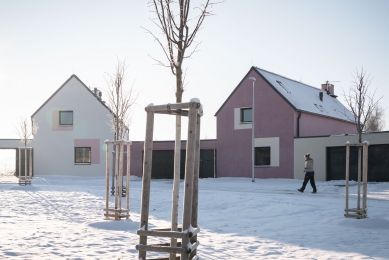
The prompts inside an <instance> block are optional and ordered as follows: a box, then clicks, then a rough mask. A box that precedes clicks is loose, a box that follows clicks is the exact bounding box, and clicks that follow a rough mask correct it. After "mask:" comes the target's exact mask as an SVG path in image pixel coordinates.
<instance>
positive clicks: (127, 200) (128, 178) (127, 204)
mask: <svg viewBox="0 0 389 260" xmlns="http://www.w3.org/2000/svg"><path fill="white" fill-rule="evenodd" d="M130 155H131V145H130V144H129V143H127V171H126V208H127V209H128V210H129V209H130V173H131V172H130V163H131V156H130ZM126 219H128V217H126Z"/></svg>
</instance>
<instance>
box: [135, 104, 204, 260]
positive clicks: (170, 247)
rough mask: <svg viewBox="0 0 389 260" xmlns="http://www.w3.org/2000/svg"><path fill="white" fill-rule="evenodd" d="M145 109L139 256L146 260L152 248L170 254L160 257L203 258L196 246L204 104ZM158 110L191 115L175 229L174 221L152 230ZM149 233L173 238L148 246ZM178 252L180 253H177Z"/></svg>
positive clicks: (186, 259) (160, 106) (171, 113)
mask: <svg viewBox="0 0 389 260" xmlns="http://www.w3.org/2000/svg"><path fill="white" fill-rule="evenodd" d="M185 109H187V110H185ZM145 110H146V112H147V123H146V138H145V144H144V160H143V180H142V202H141V220H140V228H139V229H138V230H137V234H138V235H139V244H138V245H136V249H137V250H138V251H139V254H138V257H139V259H142V260H146V253H147V252H148V251H149V252H165V253H169V256H170V258H156V259H159V260H163V259H166V260H168V259H181V260H189V259H199V258H198V256H197V255H196V251H197V250H196V249H197V247H198V246H199V244H200V243H199V242H198V241H197V233H199V232H200V228H199V227H198V225H197V212H198V176H199V155H200V117H201V116H202V114H203V111H202V106H201V104H200V101H199V100H198V99H192V100H191V101H190V102H188V103H176V104H167V105H159V106H154V105H153V104H150V105H149V106H147V107H146V108H145ZM155 113H157V114H170V115H181V116H188V138H187V142H186V160H185V179H184V183H185V185H184V204H183V212H182V228H174V223H173V222H172V225H171V227H170V228H163V229H151V230H149V229H148V218H149V204H150V180H151V166H152V152H153V131H154V114H155ZM175 149H177V148H175ZM175 163H176V162H175ZM178 178H179V177H178ZM173 197H174V196H173ZM148 236H151V237H166V238H170V240H171V241H170V243H164V244H154V245H147V237H148ZM177 239H181V243H180V242H178V243H177ZM177 254H180V256H177Z"/></svg>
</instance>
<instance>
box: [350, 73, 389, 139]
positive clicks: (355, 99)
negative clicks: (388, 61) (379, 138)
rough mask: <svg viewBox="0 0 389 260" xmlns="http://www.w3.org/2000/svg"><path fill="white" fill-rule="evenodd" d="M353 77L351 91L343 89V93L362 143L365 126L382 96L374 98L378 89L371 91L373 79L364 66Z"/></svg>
mask: <svg viewBox="0 0 389 260" xmlns="http://www.w3.org/2000/svg"><path fill="white" fill-rule="evenodd" d="M353 78H354V80H353V83H352V86H351V87H350V90H349V93H348V94H346V93H345V92H344V90H343V94H344V96H345V101H346V103H347V105H348V107H349V108H350V110H351V113H352V114H353V115H354V121H355V126H356V128H357V132H358V135H359V137H358V142H359V143H362V132H363V129H364V126H365V125H366V123H367V122H368V121H369V119H370V118H371V116H372V114H373V113H374V111H375V110H376V108H377V106H378V102H379V101H380V100H381V99H382V97H380V98H379V99H378V100H374V96H375V92H376V90H375V91H374V92H373V93H370V92H369V87H370V83H371V80H372V79H371V78H370V75H366V71H365V70H364V69H363V67H362V69H361V70H360V71H359V70H358V69H357V70H356V71H355V73H354V74H353Z"/></svg>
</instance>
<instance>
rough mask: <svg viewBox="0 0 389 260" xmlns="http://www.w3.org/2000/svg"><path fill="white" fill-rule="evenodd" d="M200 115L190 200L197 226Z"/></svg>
mask: <svg viewBox="0 0 389 260" xmlns="http://www.w3.org/2000/svg"><path fill="white" fill-rule="evenodd" d="M200 119H201V118H200V115H197V122H196V145H195V161H194V175H193V202H192V226H193V227H194V228H197V227H198V224H197V217H198V205H199V170H200ZM190 242H191V244H194V243H195V242H197V235H194V236H193V237H192V238H191V239H190ZM196 253H197V252H196V250H193V251H192V252H191V257H194V256H195V255H196Z"/></svg>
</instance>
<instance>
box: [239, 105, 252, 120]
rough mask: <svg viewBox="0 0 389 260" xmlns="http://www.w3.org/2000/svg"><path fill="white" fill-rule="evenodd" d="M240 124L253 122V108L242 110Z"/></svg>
mask: <svg viewBox="0 0 389 260" xmlns="http://www.w3.org/2000/svg"><path fill="white" fill-rule="evenodd" d="M240 122H241V123H251V122H252V109H251V108H242V109H241V110H240Z"/></svg>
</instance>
